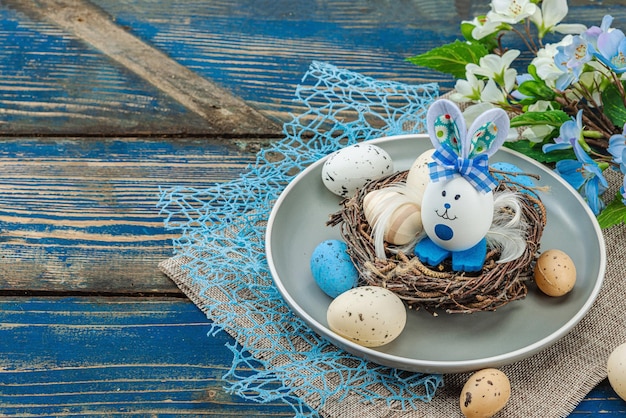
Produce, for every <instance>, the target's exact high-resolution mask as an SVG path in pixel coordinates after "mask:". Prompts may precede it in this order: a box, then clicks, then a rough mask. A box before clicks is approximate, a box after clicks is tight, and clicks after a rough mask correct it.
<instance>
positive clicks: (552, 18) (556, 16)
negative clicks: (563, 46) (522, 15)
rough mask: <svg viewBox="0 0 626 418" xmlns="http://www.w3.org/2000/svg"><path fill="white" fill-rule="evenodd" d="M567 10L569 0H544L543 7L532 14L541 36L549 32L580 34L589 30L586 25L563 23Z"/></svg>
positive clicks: (531, 18)
mask: <svg viewBox="0 0 626 418" xmlns="http://www.w3.org/2000/svg"><path fill="white" fill-rule="evenodd" d="M567 12H568V7H567V0H543V2H542V3H541V9H539V8H537V11H536V12H535V13H534V14H533V15H532V16H530V20H531V21H532V22H533V23H534V24H535V25H536V26H537V30H538V36H539V38H543V37H544V36H545V35H546V34H547V33H549V32H559V33H564V34H575V35H578V34H580V33H582V32H584V31H585V30H587V27H586V26H585V25H581V24H565V23H561V21H562V20H563V19H564V18H565V16H567Z"/></svg>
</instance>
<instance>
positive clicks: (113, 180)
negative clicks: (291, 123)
mask: <svg viewBox="0 0 626 418" xmlns="http://www.w3.org/2000/svg"><path fill="white" fill-rule="evenodd" d="M251 161H252V160H251V154H250V153H249V152H245V151H240V150H239V149H238V148H235V147H232V146H225V145H223V144H220V143H218V142H210V141H207V140H204V139H184V138H177V139H174V140H169V141H168V140H163V141H158V140H150V139H134V138H109V139H99V140H98V141H94V140H90V139H82V138H77V139H63V138H52V139H46V138H41V139H4V140H3V141H2V146H1V147H0V179H2V181H0V292H1V291H2V290H12V291H20V290H25V291H31V292H32V291H35V292H38V291H49V292H61V291H77V292H80V291H82V292H104V293H146V292H148V293H154V292H157V293H158V292H177V291H178V289H177V288H176V287H175V286H174V284H173V283H172V282H171V281H169V280H168V279H167V278H166V277H165V276H164V275H163V274H162V273H160V272H159V270H158V267H157V264H158V263H159V262H161V261H162V260H164V259H165V258H167V257H170V256H171V255H172V254H173V250H172V245H171V239H172V238H174V237H176V233H175V232H167V231H165V229H164V225H163V221H164V219H163V217H162V216H161V215H160V214H159V212H158V209H157V203H158V199H159V187H163V188H168V187H172V186H189V187H195V188H198V189H202V188H206V187H210V186H212V185H213V184H215V183H216V182H223V181H227V180H229V179H233V178H236V177H237V176H238V175H239V174H240V173H241V172H242V171H243V170H244V169H245V168H246V167H247V165H248V164H249V163H250V162H251Z"/></svg>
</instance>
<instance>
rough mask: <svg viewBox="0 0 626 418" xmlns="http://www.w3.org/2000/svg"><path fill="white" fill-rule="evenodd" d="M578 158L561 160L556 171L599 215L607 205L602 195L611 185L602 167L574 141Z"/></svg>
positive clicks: (573, 144)
mask: <svg viewBox="0 0 626 418" xmlns="http://www.w3.org/2000/svg"><path fill="white" fill-rule="evenodd" d="M572 147H573V148H574V153H575V154H576V160H560V161H558V162H557V163H556V172H557V173H559V175H560V176H561V177H563V179H564V180H565V181H567V182H568V183H569V184H570V185H571V186H572V187H573V188H575V189H576V190H577V191H578V192H579V193H580V195H581V196H582V197H583V199H585V200H586V201H587V204H588V205H589V207H590V208H591V211H592V212H593V213H594V214H595V215H598V214H599V213H600V212H602V209H604V207H605V206H606V205H605V203H604V202H603V201H602V199H601V198H600V196H602V194H604V192H605V191H606V189H607V188H608V187H609V184H608V183H607V181H606V179H605V178H604V175H603V174H602V169H600V166H598V163H596V162H595V161H594V160H593V159H592V158H591V157H590V156H589V155H588V154H587V153H586V152H585V151H584V150H583V149H582V146H581V145H580V144H579V143H578V141H572Z"/></svg>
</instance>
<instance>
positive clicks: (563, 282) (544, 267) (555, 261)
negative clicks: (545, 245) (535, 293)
mask: <svg viewBox="0 0 626 418" xmlns="http://www.w3.org/2000/svg"><path fill="white" fill-rule="evenodd" d="M535 283H537V287H539V289H540V290H541V291H542V292H543V293H545V294H546V295H548V296H563V295H565V294H566V293H569V292H570V291H571V290H572V289H573V288H574V284H576V266H575V265H574V261H572V259H571V258H570V257H569V256H568V255H567V254H565V253H564V252H563V251H561V250H556V249H552V250H548V251H546V252H544V253H543V254H541V256H539V258H538V259H537V264H536V265H535Z"/></svg>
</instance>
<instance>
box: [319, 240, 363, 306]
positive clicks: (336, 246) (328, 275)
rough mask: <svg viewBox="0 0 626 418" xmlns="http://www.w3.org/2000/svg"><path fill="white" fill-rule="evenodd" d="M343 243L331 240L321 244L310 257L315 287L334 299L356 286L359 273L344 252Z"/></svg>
mask: <svg viewBox="0 0 626 418" xmlns="http://www.w3.org/2000/svg"><path fill="white" fill-rule="evenodd" d="M347 249H348V246H347V245H346V243H345V242H343V241H340V240H336V239H331V240H327V241H324V242H322V243H321V244H319V245H318V246H317V247H315V250H314V251H313V254H312V255H311V262H310V265H311V273H312V274H313V278H314V279H315V282H316V283H317V285H318V286H319V287H320V289H322V290H323V291H324V293H326V294H327V295H328V296H330V297H332V298H335V297H337V296H339V295H340V294H342V293H343V292H345V291H347V290H350V289H352V288H353V287H355V286H356V285H357V282H358V280H359V272H358V271H357V269H356V267H354V264H353V263H352V260H351V259H350V256H349V255H348V253H347V252H346V250H347Z"/></svg>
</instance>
